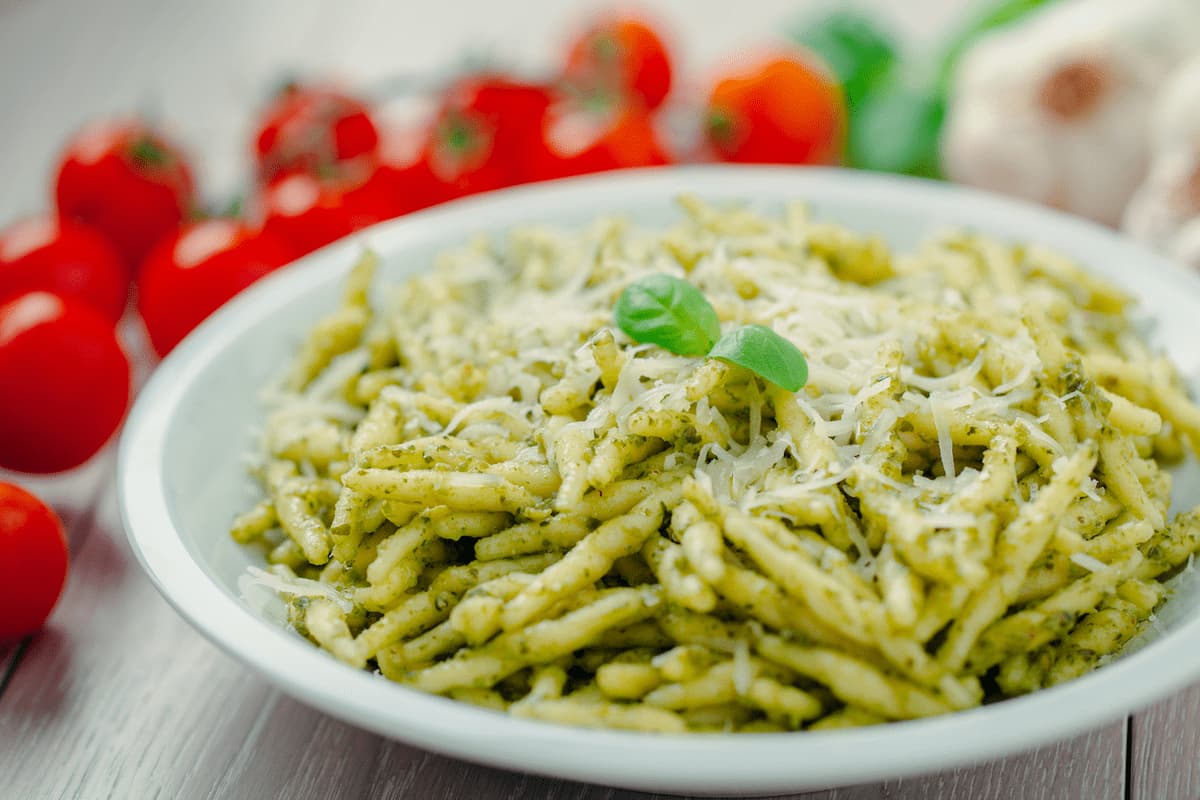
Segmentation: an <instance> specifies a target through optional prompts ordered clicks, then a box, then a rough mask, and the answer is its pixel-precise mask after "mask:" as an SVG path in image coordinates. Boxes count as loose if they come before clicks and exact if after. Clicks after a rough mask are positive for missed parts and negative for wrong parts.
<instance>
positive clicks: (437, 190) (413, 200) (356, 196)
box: [347, 130, 448, 221]
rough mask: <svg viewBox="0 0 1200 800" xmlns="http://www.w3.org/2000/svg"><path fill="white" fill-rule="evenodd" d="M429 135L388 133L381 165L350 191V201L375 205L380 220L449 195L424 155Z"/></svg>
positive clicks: (363, 206)
mask: <svg viewBox="0 0 1200 800" xmlns="http://www.w3.org/2000/svg"><path fill="white" fill-rule="evenodd" d="M426 145H427V136H426V135H425V134H423V133H420V132H417V131H409V130H400V131H392V132H388V133H385V134H384V135H383V137H382V139H381V140H380V143H379V166H378V168H377V169H376V170H375V172H373V173H372V174H371V176H370V177H368V178H367V180H366V181H364V182H363V183H362V185H360V186H358V187H355V188H354V189H351V190H350V191H349V192H348V193H347V202H348V203H349V204H351V205H352V206H354V207H356V208H360V209H373V210H374V211H375V212H376V215H377V217H378V219H376V220H373V221H379V220H384V219H391V218H393V217H398V216H400V215H401V214H408V213H409V212H412V211H418V210H420V209H422V208H427V207H428V206H431V205H434V204H436V203H440V202H442V201H443V200H446V199H448V192H447V190H446V186H445V184H443V183H442V182H441V181H439V180H438V179H437V177H436V176H435V175H434V174H433V170H432V169H431V168H430V166H429V161H428V160H426V159H425V158H424V157H423V156H424V154H425V149H426Z"/></svg>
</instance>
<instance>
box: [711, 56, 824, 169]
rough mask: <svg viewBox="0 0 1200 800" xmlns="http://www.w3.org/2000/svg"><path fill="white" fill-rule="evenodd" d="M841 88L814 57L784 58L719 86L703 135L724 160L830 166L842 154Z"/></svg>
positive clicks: (733, 76)
mask: <svg viewBox="0 0 1200 800" xmlns="http://www.w3.org/2000/svg"><path fill="white" fill-rule="evenodd" d="M845 131H846V111H845V104H844V103H843V100H842V93H841V89H840V88H839V87H838V85H837V83H836V82H835V81H834V79H833V78H832V77H831V76H830V74H829V73H828V72H827V71H826V70H825V69H824V67H823V66H821V65H820V63H819V62H818V61H816V60H815V58H812V59H811V60H810V58H809V57H805V56H800V55H795V54H793V55H781V56H776V57H771V58H768V59H766V60H760V61H758V62H756V63H751V64H748V65H746V66H745V67H744V68H743V69H740V70H737V71H735V72H733V73H731V74H729V75H727V76H725V77H724V78H722V79H721V80H719V81H718V82H717V84H716V85H715V86H714V87H713V90H712V93H711V94H710V95H709V98H708V107H707V116H706V120H705V135H706V137H707V139H708V142H709V144H710V145H711V146H712V147H713V149H714V150H715V151H716V154H717V155H718V157H720V158H722V159H724V160H726V161H740V162H754V163H785V164H830V163H834V162H836V161H837V160H838V159H839V158H840V157H841V153H842V147H843V143H844V139H845Z"/></svg>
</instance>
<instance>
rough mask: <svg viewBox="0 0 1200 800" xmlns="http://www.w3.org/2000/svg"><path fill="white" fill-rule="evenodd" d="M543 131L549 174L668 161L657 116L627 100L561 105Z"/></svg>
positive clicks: (547, 173)
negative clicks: (657, 129)
mask: <svg viewBox="0 0 1200 800" xmlns="http://www.w3.org/2000/svg"><path fill="white" fill-rule="evenodd" d="M544 136H545V140H546V145H547V150H548V151H549V153H550V159H549V161H548V168H547V172H546V173H545V177H554V178H560V177H565V176H567V175H580V174H583V173H586V172H600V171H602V170H609V169H621V168H623V167H652V166H659V165H661V164H667V163H670V157H669V156H668V155H667V151H666V150H665V149H664V148H663V146H662V144H661V143H660V142H659V138H658V134H657V133H656V132H655V130H654V121H653V119H652V118H651V117H650V115H649V114H647V113H646V111H645V110H643V109H641V108H639V107H637V106H636V105H630V104H627V103H622V104H619V105H618V104H610V105H609V106H608V107H607V108H589V107H586V106H578V105H574V104H560V105H558V106H556V107H555V108H554V110H552V111H551V113H550V115H549V116H548V118H547V120H546V126H545V131H544Z"/></svg>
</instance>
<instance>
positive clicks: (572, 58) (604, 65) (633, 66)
mask: <svg viewBox="0 0 1200 800" xmlns="http://www.w3.org/2000/svg"><path fill="white" fill-rule="evenodd" d="M563 79H564V80H565V81H566V83H567V84H568V85H571V86H573V87H575V88H577V89H579V90H582V91H583V92H584V93H588V94H591V93H594V92H596V91H602V92H606V93H616V94H620V95H623V96H628V97H634V98H638V99H640V100H641V102H642V104H643V105H645V107H646V108H647V109H650V110H651V111H653V110H654V109H656V108H658V107H659V106H660V105H662V104H663V101H664V100H665V99H666V97H667V94H668V93H669V92H670V91H671V57H670V55H669V54H668V52H667V47H666V45H665V44H664V43H663V37H662V36H660V35H659V34H658V33H657V32H655V30H654V28H653V27H651V26H650V25H649V24H648V23H646V22H645V21H643V20H640V19H634V18H631V17H627V16H620V15H617V16H611V17H607V18H604V19H600V20H597V21H596V22H595V24H593V25H592V27H590V28H588V29H587V30H586V31H585V32H584V33H583V34H582V35H581V36H580V37H579V38H578V39H576V40H575V41H574V42H573V43H572V45H571V49H570V52H569V54H568V55H567V65H566V69H565V70H564V72H563Z"/></svg>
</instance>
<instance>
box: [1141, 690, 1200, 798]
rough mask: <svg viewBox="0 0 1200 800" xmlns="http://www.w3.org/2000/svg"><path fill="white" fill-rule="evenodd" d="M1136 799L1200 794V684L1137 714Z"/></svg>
mask: <svg viewBox="0 0 1200 800" xmlns="http://www.w3.org/2000/svg"><path fill="white" fill-rule="evenodd" d="M1130 728H1131V737H1130V738H1131V741H1130V747H1129V758H1130V769H1131V775H1132V780H1131V786H1130V794H1129V796H1130V798H1132V800H1159V799H1160V798H1165V797H1200V684H1198V685H1196V686H1193V687H1192V688H1190V689H1188V690H1187V691H1185V692H1182V693H1181V694H1178V695H1176V696H1174V697H1171V698H1169V699H1167V700H1164V701H1162V702H1161V703H1158V704H1157V705H1153V706H1151V707H1150V708H1148V709H1146V710H1145V711H1143V712H1141V713H1139V714H1135V715H1134V717H1133V722H1132V725H1131V726H1130Z"/></svg>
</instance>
